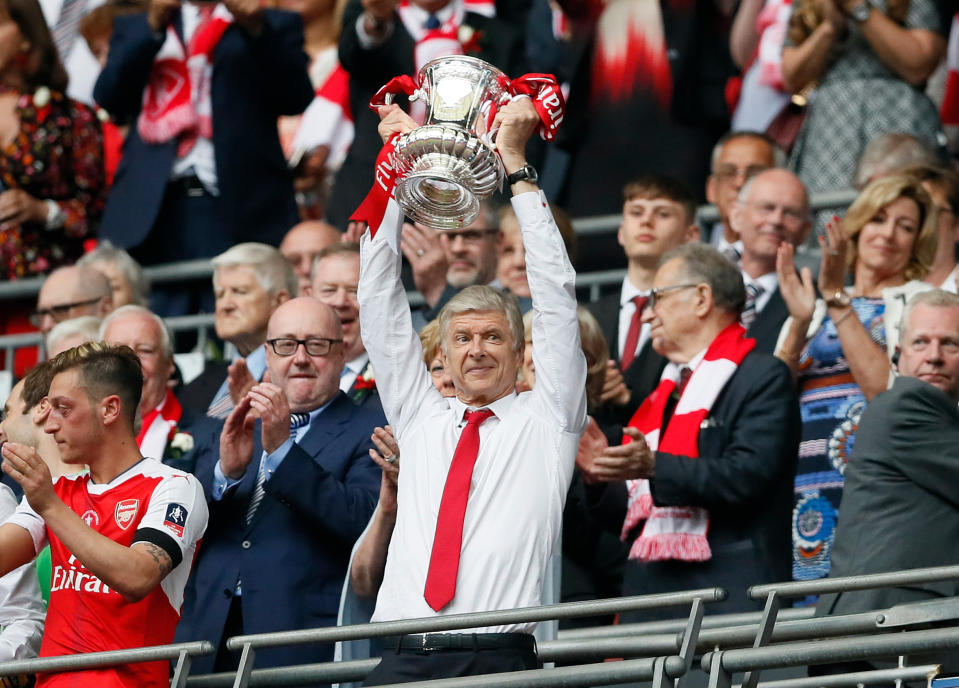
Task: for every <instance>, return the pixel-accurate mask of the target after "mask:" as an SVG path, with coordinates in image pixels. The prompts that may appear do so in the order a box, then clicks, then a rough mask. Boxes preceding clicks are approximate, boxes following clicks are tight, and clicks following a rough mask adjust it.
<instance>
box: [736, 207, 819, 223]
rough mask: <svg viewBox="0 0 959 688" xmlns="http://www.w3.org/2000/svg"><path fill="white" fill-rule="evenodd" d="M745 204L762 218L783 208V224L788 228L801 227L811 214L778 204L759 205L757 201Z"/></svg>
mask: <svg viewBox="0 0 959 688" xmlns="http://www.w3.org/2000/svg"><path fill="white" fill-rule="evenodd" d="M744 203H745V204H746V205H751V206H752V207H754V208H755V209H756V212H757V213H759V215H760V216H761V217H769V216H770V215H772V214H773V213H774V212H776V209H777V208H781V209H782V211H783V224H784V225H786V226H787V227H794V228H795V227H799V225H801V224H802V223H803V222H805V221H806V220H808V219H809V212H808V211H806V210H800V209H799V208H791V207H789V206H785V205H779V204H776V203H765V202H764V203H758V202H756V201H744Z"/></svg>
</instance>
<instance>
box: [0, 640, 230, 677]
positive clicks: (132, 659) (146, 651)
mask: <svg viewBox="0 0 959 688" xmlns="http://www.w3.org/2000/svg"><path fill="white" fill-rule="evenodd" d="M215 651H216V648H215V647H214V646H213V643H210V642H208V641H206V640H200V641H197V642H193V643H177V644H175V645H162V646H158V647H141V648H136V649H132V650H111V651H109V652H89V653H85V654H77V655H68V656H64V657H42V658H40V659H20V660H16V661H13V662H0V676H22V675H24V674H26V675H30V674H43V673H53V672H58V673H62V672H69V671H80V670H83V669H99V668H104V667H112V666H120V665H122V664H141V663H143V662H158V661H163V660H167V661H169V660H174V659H175V660H176V667H175V668H174V671H173V678H172V679H171V681H170V686H171V688H183V686H185V685H186V680H187V677H188V676H189V675H190V661H191V657H195V656H197V655H209V654H213V653H214V652H215Z"/></svg>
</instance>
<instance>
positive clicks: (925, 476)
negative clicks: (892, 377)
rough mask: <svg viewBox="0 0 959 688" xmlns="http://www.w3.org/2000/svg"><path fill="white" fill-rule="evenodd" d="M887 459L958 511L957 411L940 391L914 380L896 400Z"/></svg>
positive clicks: (958, 459) (890, 419)
mask: <svg viewBox="0 0 959 688" xmlns="http://www.w3.org/2000/svg"><path fill="white" fill-rule="evenodd" d="M888 416H889V417H888V420H889V421H890V422H891V423H892V428H891V429H890V431H889V439H890V442H891V443H892V447H891V449H892V451H891V452H890V456H892V457H894V458H895V459H896V467H897V468H898V469H899V470H900V471H902V473H903V474H904V475H905V476H906V477H907V478H908V479H909V480H911V481H912V482H914V483H916V484H917V485H919V486H920V487H922V488H923V489H924V490H926V491H928V492H930V493H932V494H934V495H936V496H937V497H938V498H939V499H942V500H943V501H945V502H948V503H950V504H952V505H953V506H955V507H956V508H959V494H957V493H956V490H955V482H956V476H957V474H959V411H957V409H956V406H955V404H954V403H952V402H950V401H949V400H948V399H947V398H946V397H945V396H944V395H943V394H942V393H941V392H940V391H939V390H937V389H936V388H934V387H932V386H931V385H927V384H926V383H924V382H922V381H920V380H916V381H915V384H911V385H909V386H908V387H906V389H905V391H904V393H903V394H902V395H901V396H900V397H899V398H898V399H897V400H896V405H895V409H894V412H893V413H891V414H888Z"/></svg>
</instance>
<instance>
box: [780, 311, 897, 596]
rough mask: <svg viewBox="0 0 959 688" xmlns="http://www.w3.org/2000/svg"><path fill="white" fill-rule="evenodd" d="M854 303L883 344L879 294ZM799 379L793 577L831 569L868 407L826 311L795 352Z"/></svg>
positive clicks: (817, 575) (816, 574)
mask: <svg viewBox="0 0 959 688" xmlns="http://www.w3.org/2000/svg"><path fill="white" fill-rule="evenodd" d="M852 306H853V309H854V310H855V312H856V316H857V317H858V318H859V321H860V322H862V324H863V325H864V326H865V327H866V329H867V330H868V331H869V334H870V335H871V336H872V339H873V341H874V342H876V343H877V344H879V346H881V347H883V349H885V346H886V328H885V325H884V322H883V312H884V311H885V304H884V303H883V300H882V299H881V298H880V299H873V298H864V297H857V298H854V299H853V300H852ZM850 317H852V316H850ZM798 384H799V389H800V394H799V408H800V412H801V414H802V440H801V442H800V444H799V462H798V464H797V467H796V483H795V491H794V494H793V521H792V541H793V579H795V580H814V579H816V578H823V577H825V576H826V575H827V574H828V573H829V555H830V552H831V550H832V543H833V539H834V537H835V531H836V520H837V518H838V516H839V500H840V499H841V498H842V487H843V473H844V471H845V469H846V462H847V461H848V459H849V455H850V453H852V448H853V443H854V442H855V437H856V428H857V427H858V425H859V417H860V416H861V415H862V412H863V410H864V409H865V407H866V397H865V396H864V395H863V393H862V390H860V389H859V385H857V384H856V381H855V380H854V379H853V377H852V373H851V372H850V370H849V363H848V361H847V360H846V357H845V355H844V354H843V351H842V346H841V345H840V342H839V335H838V334H837V332H836V326H835V325H834V324H833V322H832V320H830V318H829V316H828V315H827V316H826V319H825V320H824V321H823V324H822V326H821V327H820V328H819V331H818V332H816V334H815V335H814V336H813V338H812V339H810V340H809V342H808V343H807V344H806V347H805V349H804V350H803V352H802V355H801V356H800V358H799V376H798Z"/></svg>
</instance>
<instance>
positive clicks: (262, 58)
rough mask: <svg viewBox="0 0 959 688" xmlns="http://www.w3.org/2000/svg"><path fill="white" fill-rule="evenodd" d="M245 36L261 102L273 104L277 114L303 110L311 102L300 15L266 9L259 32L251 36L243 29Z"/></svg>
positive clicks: (294, 112) (310, 86) (290, 113)
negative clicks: (250, 53) (253, 65)
mask: <svg viewBox="0 0 959 688" xmlns="http://www.w3.org/2000/svg"><path fill="white" fill-rule="evenodd" d="M240 30H241V31H242V29H240ZM244 36H246V37H247V39H248V40H249V41H250V47H251V49H252V51H253V57H254V64H255V65H256V70H257V74H256V78H257V83H258V84H259V86H260V93H261V98H263V99H264V102H266V103H270V104H272V107H273V109H274V114H275V115H276V116H280V115H296V114H299V113H301V112H303V111H304V110H305V109H306V107H307V106H308V105H309V104H310V103H311V102H312V101H313V85H312V84H311V83H310V75H309V72H308V58H307V56H306V53H305V52H304V51H303V22H302V20H301V19H300V17H299V15H297V14H294V13H293V12H285V11H281V10H267V11H265V12H264V13H263V23H262V30H261V32H260V34H259V35H258V36H256V37H252V36H249V34H247V33H246V32H244Z"/></svg>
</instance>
